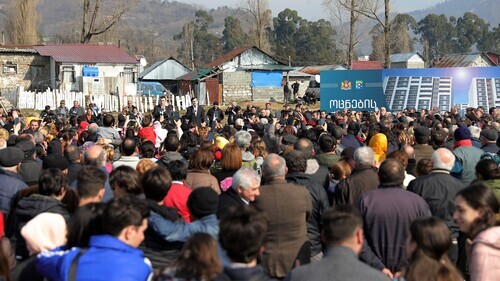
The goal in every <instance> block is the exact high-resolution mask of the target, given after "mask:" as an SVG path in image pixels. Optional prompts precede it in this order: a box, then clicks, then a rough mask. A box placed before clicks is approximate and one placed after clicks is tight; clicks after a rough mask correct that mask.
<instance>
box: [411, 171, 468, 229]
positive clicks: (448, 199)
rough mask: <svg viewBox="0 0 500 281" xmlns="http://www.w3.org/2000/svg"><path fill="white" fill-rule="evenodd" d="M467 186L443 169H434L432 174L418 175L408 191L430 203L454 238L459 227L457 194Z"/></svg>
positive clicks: (436, 215)
mask: <svg viewBox="0 0 500 281" xmlns="http://www.w3.org/2000/svg"><path fill="white" fill-rule="evenodd" d="M464 187H465V185H464V183H463V182H462V181H461V180H459V179H457V178H455V177H453V176H451V175H450V174H449V173H447V172H445V171H443V170H433V171H432V172H431V173H430V174H428V175H425V176H421V177H418V178H416V179H414V180H412V181H411V182H410V184H409V185H408V191H411V192H413V193H416V194H418V195H420V197H422V198H424V200H425V201H426V202H427V204H429V209H430V210H431V213H432V215H433V216H435V217H438V218H440V219H442V220H443V221H444V222H445V223H446V225H448V228H449V229H450V231H451V235H452V236H453V237H454V238H457V237H458V233H459V229H458V226H457V224H456V223H455V220H454V219H453V213H454V212H455V195H456V194H457V192H459V191H460V190H462V189H463V188H464Z"/></svg>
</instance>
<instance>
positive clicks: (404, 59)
mask: <svg viewBox="0 0 500 281" xmlns="http://www.w3.org/2000/svg"><path fill="white" fill-rule="evenodd" d="M391 68H425V59H424V57H423V56H422V55H420V54H419V53H418V52H411V53H399V54H393V55H391Z"/></svg>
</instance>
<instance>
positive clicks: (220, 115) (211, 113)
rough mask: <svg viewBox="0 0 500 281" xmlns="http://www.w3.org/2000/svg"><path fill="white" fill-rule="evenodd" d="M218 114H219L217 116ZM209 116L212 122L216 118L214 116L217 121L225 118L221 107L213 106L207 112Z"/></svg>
mask: <svg viewBox="0 0 500 281" xmlns="http://www.w3.org/2000/svg"><path fill="white" fill-rule="evenodd" d="M215 115H217V116H215ZM207 117H208V120H209V121H210V122H212V121H213V120H214V117H215V120H217V122H220V121H221V120H223V119H224V113H222V110H221V109H220V108H217V109H215V108H213V107H211V108H210V109H209V110H208V112H207Z"/></svg>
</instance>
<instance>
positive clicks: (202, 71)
mask: <svg viewBox="0 0 500 281" xmlns="http://www.w3.org/2000/svg"><path fill="white" fill-rule="evenodd" d="M210 72H212V68H198V69H196V70H193V71H191V72H189V73H188V74H185V75H182V76H181V77H178V78H177V79H176V80H190V81H195V80H198V79H201V78H203V77H205V76H206V75H207V74H209V73H210Z"/></svg>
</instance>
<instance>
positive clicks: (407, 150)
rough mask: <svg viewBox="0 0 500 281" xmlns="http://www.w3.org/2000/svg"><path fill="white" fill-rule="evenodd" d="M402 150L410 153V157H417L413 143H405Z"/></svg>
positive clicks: (407, 153)
mask: <svg viewBox="0 0 500 281" xmlns="http://www.w3.org/2000/svg"><path fill="white" fill-rule="evenodd" d="M401 150H402V151H404V152H405V153H406V155H408V159H413V158H415V149H413V146H411V145H405V146H403V147H402V148H401Z"/></svg>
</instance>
